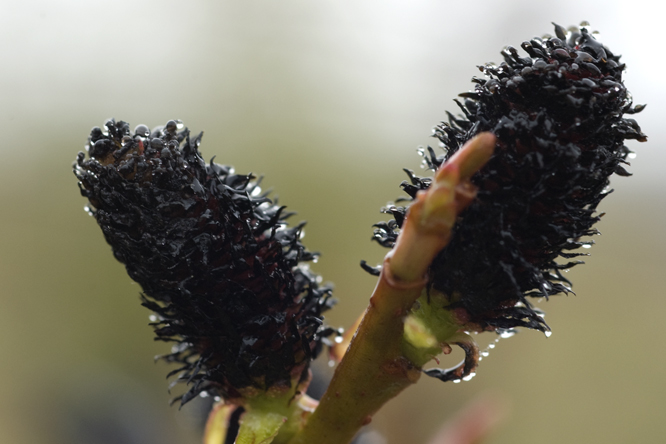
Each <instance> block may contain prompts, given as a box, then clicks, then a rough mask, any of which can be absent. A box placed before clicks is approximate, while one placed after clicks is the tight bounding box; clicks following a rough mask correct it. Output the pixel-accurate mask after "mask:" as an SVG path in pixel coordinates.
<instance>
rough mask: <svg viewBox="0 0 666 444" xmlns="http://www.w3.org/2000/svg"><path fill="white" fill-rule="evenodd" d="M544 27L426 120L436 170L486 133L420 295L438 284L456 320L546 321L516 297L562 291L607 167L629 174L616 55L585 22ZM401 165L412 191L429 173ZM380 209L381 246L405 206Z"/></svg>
mask: <svg viewBox="0 0 666 444" xmlns="http://www.w3.org/2000/svg"><path fill="white" fill-rule="evenodd" d="M555 35H556V37H549V38H543V39H538V38H535V39H532V40H530V41H527V42H523V44H522V45H521V47H522V48H523V49H524V50H525V52H526V53H527V57H523V56H521V55H520V54H519V53H518V51H517V50H516V49H515V48H513V47H511V46H509V47H507V48H505V49H504V50H503V51H502V55H503V56H504V62H503V63H501V64H500V65H493V64H487V65H485V66H481V67H479V69H480V70H481V71H482V72H483V73H484V74H485V77H486V78H485V79H480V78H474V79H473V82H474V83H475V86H474V90H473V91H470V92H467V93H463V94H461V95H460V96H461V98H462V102H461V101H456V103H457V104H458V105H459V107H460V108H461V109H462V112H463V114H464V116H458V117H456V116H453V115H451V114H449V121H448V123H442V124H440V125H439V126H437V127H436V128H435V137H436V138H438V139H439V141H440V142H441V145H442V146H443V147H444V148H445V150H446V153H445V154H444V155H442V156H437V155H436V153H435V152H434V150H433V149H432V148H430V147H428V149H427V150H422V152H421V154H422V155H423V157H424V163H425V165H426V166H427V167H428V168H429V169H432V170H436V169H438V168H439V167H440V166H441V165H442V164H443V163H444V162H446V161H447V160H448V159H450V158H451V157H452V156H453V155H454V154H455V153H456V152H458V150H459V149H460V147H461V146H462V145H463V144H464V143H465V142H466V141H468V140H470V139H471V138H472V137H473V136H475V135H477V134H479V133H481V132H485V131H489V132H492V133H493V134H495V136H496V137H497V144H496V148H495V154H494V155H493V157H492V158H491V159H490V161H489V162H488V163H487V164H486V165H485V166H484V167H483V168H482V169H481V170H480V171H479V172H478V173H477V174H475V175H474V176H473V177H472V183H473V184H474V185H475V186H476V187H477V188H478V192H477V195H476V198H475V199H474V201H473V202H472V203H471V204H470V205H469V207H468V208H467V209H466V210H465V211H464V212H463V213H462V214H461V215H460V217H459V219H458V222H457V225H456V227H455V229H454V232H453V235H452V237H451V241H450V243H449V244H448V245H447V246H446V247H445V248H444V249H443V250H442V251H441V252H440V253H439V254H438V255H437V257H436V258H435V260H434V261H433V262H432V264H431V266H430V270H429V280H428V291H429V293H428V298H430V297H431V296H432V295H433V294H443V295H445V299H444V302H441V301H440V299H435V300H434V301H440V302H441V303H443V304H445V305H446V309H447V310H451V311H452V312H454V313H455V317H456V319H457V320H458V322H460V323H461V324H464V327H465V329H466V330H477V331H483V330H492V331H503V330H506V329H510V328H513V327H528V328H532V329H536V330H541V331H544V332H546V331H548V330H549V328H548V326H547V325H546V324H545V322H544V321H543V318H542V315H541V314H540V313H539V312H538V311H537V310H535V309H534V308H533V307H532V306H531V304H530V302H529V301H528V298H529V297H538V298H540V297H546V298H547V297H549V296H552V295H556V294H560V293H568V292H570V291H571V290H570V282H569V281H568V280H567V279H566V278H564V277H563V276H562V273H561V270H566V269H568V268H571V267H572V266H574V265H577V264H579V263H582V262H581V261H579V260H575V258H576V257H578V256H582V255H584V254H583V253H579V252H575V251H572V250H576V249H578V248H579V247H587V246H589V245H590V244H591V243H592V242H591V241H584V240H582V239H584V238H585V237H587V236H590V235H594V234H598V233H597V231H596V230H595V229H594V228H593V225H594V224H595V223H596V222H597V221H598V220H599V218H600V217H601V214H598V213H597V205H598V204H599V202H600V201H601V200H602V199H603V198H604V197H605V196H607V195H608V194H609V193H610V192H611V191H612V190H609V189H608V185H609V176H610V175H612V174H613V173H616V174H618V175H620V176H627V175H629V173H628V172H627V171H626V170H625V168H624V166H625V165H627V164H628V163H627V161H626V158H627V155H628V154H629V153H630V150H629V148H628V147H627V146H625V144H624V143H625V141H626V140H628V139H633V140H638V141H641V142H643V141H645V140H647V138H646V136H645V135H644V134H643V133H642V132H641V129H640V127H639V125H638V124H637V123H636V121H634V120H633V119H630V118H626V117H625V115H626V114H634V113H637V112H639V111H641V110H642V109H643V108H644V106H633V104H632V99H631V95H630V94H629V92H628V91H627V89H626V88H625V86H624V83H623V82H622V72H623V70H624V68H625V66H624V64H622V63H621V62H620V57H619V56H616V55H614V54H613V53H612V52H611V51H610V50H609V49H608V48H606V47H605V46H603V45H602V44H601V43H599V42H598V41H597V40H596V39H595V37H594V36H593V35H592V34H591V33H590V32H589V31H588V29H587V27H586V26H583V25H581V27H580V28H575V27H574V28H570V29H569V30H565V29H564V28H562V27H561V26H558V25H555ZM407 174H408V176H409V181H405V182H403V183H402V185H401V187H402V189H403V190H404V191H405V192H406V193H407V194H408V195H409V196H410V198H411V199H412V200H413V199H415V198H416V196H417V193H418V192H419V191H420V190H425V189H428V188H429V186H430V184H431V179H430V178H426V177H419V176H417V175H416V174H414V173H413V172H411V171H407ZM383 211H384V212H387V213H390V214H393V215H394V219H395V220H394V221H390V222H388V223H384V222H383V223H380V224H377V225H376V226H375V227H376V229H375V233H374V239H375V240H377V241H378V242H379V243H380V244H381V245H383V246H386V247H393V245H394V244H395V242H396V240H397V238H398V234H399V229H400V227H401V226H402V221H403V220H404V218H405V214H406V212H407V207H406V206H393V207H390V208H385V209H384V210H383ZM560 258H561V259H560ZM364 268H366V269H369V268H371V267H367V266H366V267H364ZM369 271H372V270H369ZM428 300H430V299H428ZM431 373H433V374H434V373H437V372H431Z"/></svg>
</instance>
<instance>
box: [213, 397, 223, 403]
mask: <svg viewBox="0 0 666 444" xmlns="http://www.w3.org/2000/svg"><path fill="white" fill-rule="evenodd" d="M213 399H214V400H215V402H220V401H222V398H221V397H219V396H216V397H214V398H213Z"/></svg>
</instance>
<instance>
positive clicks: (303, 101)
mask: <svg viewBox="0 0 666 444" xmlns="http://www.w3.org/2000/svg"><path fill="white" fill-rule="evenodd" d="M582 3H583V4H581V2H580V1H574V0H567V1H560V2H550V3H549V4H542V3H538V2H531V1H527V0H524V1H523V0H521V1H519V0H516V1H507V2H502V3H498V2H491V1H477V2H457V3H452V2H444V1H437V0H417V1H413V2H398V1H379V0H376V1H373V0H361V1H356V2H340V1H333V0H327V1H325V0H322V1H312V0H308V1H305V0H302V1H289V0H282V1H279V2H276V1H269V0H261V1H251V0H249V1H244V2H231V1H208V2H206V1H201V0H194V1H191V2H188V3H184V2H174V1H159V2H158V1H138V2H130V1H127V0H120V1H116V2H112V3H110V2H99V1H83V0H79V1H74V0H71V1H56V2H53V1H46V0H41V1H25V2H10V1H9V0H2V1H1V2H0V41H1V42H2V44H1V46H0V55H1V56H2V61H3V69H2V70H0V88H1V91H2V101H1V102H0V122H1V124H0V125H2V126H1V127H2V135H3V144H2V146H1V147H0V150H2V156H3V162H2V164H1V165H0V170H1V175H0V181H2V186H1V187H0V199H1V202H2V212H1V213H0V227H1V228H2V230H1V231H0V236H1V240H0V280H1V282H2V289H3V291H2V296H1V297H2V308H1V309H0V333H1V334H2V339H1V340H0V354H1V356H2V359H1V360H0V377H1V378H2V380H3V384H2V388H0V397H1V399H2V401H3V402H2V403H0V442H3V443H5V442H6V443H14V444H24V443H31V444H42V443H61V442H63V443H64V442H67V443H100V444H101V443H104V444H110V443H118V442H122V443H126V444H132V443H135V442H137V443H138V442H141V443H150V442H160V443H185V442H197V440H198V439H199V438H198V437H197V435H198V433H199V430H198V427H199V423H198V421H199V419H198V418H199V417H200V416H201V411H200V410H201V408H202V405H203V402H200V403H199V405H198V406H197V405H196V404H194V403H193V404H192V405H188V406H186V407H185V408H183V409H182V410H181V411H178V410H177V408H176V407H171V408H170V407H168V405H167V400H168V399H169V397H170V396H169V395H168V393H167V383H166V381H165V380H164V376H165V374H166V373H167V371H168V370H167V366H166V365H164V364H162V363H158V364H153V361H152V356H153V355H157V354H160V353H163V352H165V351H166V350H167V349H168V346H166V345H164V344H161V343H154V342H153V341H152V339H151V338H152V335H151V331H150V328H149V327H148V326H147V323H148V314H149V313H148V312H147V311H146V310H145V309H144V308H142V307H140V306H139V298H138V293H139V291H140V289H139V287H138V286H137V285H136V284H134V283H132V282H131V281H130V280H129V278H128V277H127V276H126V274H125V272H124V269H123V267H122V266H121V265H120V264H119V263H117V262H116V261H115V260H114V259H113V257H112V255H111V253H110V249H109V247H108V246H107V245H106V244H105V243H104V240H103V237H102V234H101V232H100V230H99V229H98V227H97V226H96V224H95V223H94V221H93V220H92V219H91V218H90V217H88V216H86V214H85V213H84V212H83V209H82V208H83V206H84V204H85V201H84V199H83V198H81V197H80V196H79V195H78V191H77V189H76V183H75V182H76V181H75V178H74V176H73V175H72V174H71V172H70V165H71V162H72V161H73V159H74V157H75V155H76V152H77V151H79V150H81V149H82V148H83V145H84V143H85V139H86V137H87V134H88V131H89V130H90V128H91V127H92V126H94V125H101V124H102V123H103V121H104V120H105V119H106V118H108V117H116V118H117V119H123V120H126V121H128V122H130V123H131V125H132V126H135V125H137V124H139V123H145V124H147V125H149V126H155V125H159V124H163V123H165V122H166V120H168V119H171V118H180V119H183V120H184V122H185V124H186V125H188V126H189V127H190V128H191V129H192V130H193V131H200V130H205V131H206V135H205V137H204V140H203V145H202V151H203V153H204V156H206V158H211V157H213V156H214V155H215V156H217V158H216V160H217V161H218V162H220V163H226V164H233V165H235V166H236V169H237V171H239V172H249V171H252V172H256V173H258V174H263V175H265V180H264V185H265V186H266V187H270V188H274V189H275V190H276V191H277V193H276V194H278V195H279V196H280V201H281V202H282V203H284V204H286V205H288V206H289V208H290V209H292V210H296V211H298V213H299V214H298V216H296V217H295V218H294V221H297V220H300V219H305V220H308V226H307V228H306V231H307V236H306V239H305V241H306V244H307V245H308V247H309V248H310V249H313V250H319V251H322V252H323V253H324V254H323V257H322V259H321V260H320V261H319V263H318V264H317V265H316V266H315V268H316V269H317V270H318V271H319V272H321V273H322V274H323V276H324V278H325V279H326V280H331V281H333V282H335V284H336V296H337V298H338V299H339V305H338V307H337V308H336V309H335V310H334V311H333V312H331V313H330V315H329V316H328V318H327V320H328V321H329V322H330V323H331V324H332V325H335V326H338V325H349V324H351V323H352V322H353V320H354V318H355V317H356V316H357V315H358V313H360V312H361V311H362V310H363V308H364V306H365V304H366V303H367V299H368V296H369V294H370V292H371V290H372V288H373V286H374V282H375V279H374V278H372V277H371V276H369V275H367V274H365V273H364V272H362V270H361V269H360V267H359V266H358V262H359V261H360V260H361V259H366V260H368V262H370V263H371V264H373V263H377V262H379V261H380V259H381V257H382V255H383V254H384V253H385V251H383V249H381V248H380V247H379V246H377V245H375V244H372V243H370V241H369V238H370V235H371V232H372V228H371V225H372V224H373V223H375V222H377V221H379V220H380V219H382V217H383V216H382V215H381V214H379V212H378V210H379V208H380V207H381V206H383V205H384V204H386V202H387V201H389V200H392V199H394V198H396V197H397V196H398V195H399V194H400V192H399V188H398V184H399V183H400V181H401V180H403V179H404V178H405V177H404V174H403V173H402V171H401V169H402V168H403V167H407V168H412V169H418V167H419V159H418V157H417V155H416V154H415V149H416V147H417V146H418V145H426V144H428V143H434V141H433V139H430V138H429V137H428V136H429V134H430V130H431V128H432V127H433V126H434V125H435V124H436V123H437V122H439V121H440V120H442V119H444V118H445V116H446V115H445V110H451V111H453V112H455V111H456V107H455V104H454V103H453V102H452V99H453V98H454V97H455V95H456V94H457V93H459V92H463V91H465V90H467V89H470V88H471V87H472V84H471V83H470V82H469V79H470V78H471V76H473V75H480V73H479V72H478V71H477V70H476V69H475V66H476V65H479V64H482V63H485V62H489V61H497V62H499V61H500V60H501V59H500V56H499V51H500V49H501V48H502V46H503V45H505V44H512V45H514V46H518V45H519V44H520V42H522V41H523V40H525V39H528V38H530V37H532V36H535V35H541V34H544V33H548V32H551V30H552V27H551V25H550V22H551V21H555V22H557V23H559V24H561V25H564V26H567V25H570V24H577V23H578V22H580V21H581V20H584V19H585V20H589V21H590V22H591V23H592V24H593V27H594V28H596V29H599V30H600V31H601V32H602V34H601V37H602V41H603V42H604V43H606V44H607V45H608V46H609V47H610V48H611V49H612V50H613V51H615V52H618V53H621V54H623V55H624V61H625V62H626V63H627V64H628V65H629V71H628V74H627V80H626V82H627V85H628V87H629V89H630V90H631V91H632V92H633V94H634V97H635V99H636V101H637V103H645V102H647V103H648V104H649V106H648V108H647V109H646V111H645V112H644V113H643V114H641V115H639V116H637V119H638V120H639V122H640V123H641V125H642V127H643V130H644V132H645V133H646V134H648V136H649V139H650V141H649V142H648V143H647V144H643V145H641V146H637V145H631V146H632V147H633V148H635V149H636V151H637V152H638V157H637V158H636V159H635V161H633V162H632V163H633V165H632V167H631V171H632V172H633V173H634V174H635V176H634V177H632V178H628V179H626V178H614V180H613V186H614V187H615V188H617V192H616V193H614V194H613V195H612V196H610V197H609V198H608V199H607V200H606V201H604V202H603V204H602V205H601V209H602V210H603V211H606V212H607V213H608V215H607V216H606V217H604V220H603V222H602V223H601V224H600V226H599V228H600V229H601V231H602V232H603V233H604V236H602V237H597V238H596V239H595V240H596V241H597V245H596V246H595V247H594V248H592V250H591V252H592V253H593V255H592V257H591V258H589V260H588V264H587V265H585V266H581V267H579V268H577V269H574V270H573V271H571V273H569V274H570V275H571V278H572V280H573V281H574V290H575V291H576V293H577V296H568V297H555V298H553V299H552V300H551V301H550V302H548V303H545V302H544V303H543V304H541V306H542V308H544V309H545V310H546V312H547V317H546V320H547V322H548V323H549V324H550V326H551V327H552V328H553V330H554V334H553V336H552V337H551V338H549V339H546V338H544V337H543V335H541V334H539V333H536V332H522V333H521V334H519V335H518V336H516V337H514V338H512V339H509V340H502V341H500V342H499V344H498V345H497V347H496V349H495V350H493V351H492V353H491V354H490V356H489V357H488V358H486V359H484V360H483V362H482V363H481V366H480V368H479V371H478V375H477V376H476V378H475V379H474V380H472V381H470V382H467V383H462V384H458V385H455V384H442V383H440V382H439V381H436V380H431V379H430V378H427V377H424V378H422V380H421V381H420V382H419V384H418V385H417V386H416V387H414V388H412V389H410V390H408V391H407V392H405V393H403V394H402V395H400V396H399V397H398V399H397V400H395V401H394V402H392V403H390V404H388V405H387V406H386V407H385V408H384V410H382V411H381V413H380V414H378V415H377V416H376V418H375V419H374V421H373V423H372V426H374V427H375V430H376V431H377V432H379V433H381V434H382V435H384V436H385V439H386V440H387V442H388V443H389V444H397V443H425V442H426V441H427V439H428V437H429V436H432V435H433V434H434V433H435V432H436V430H437V429H438V427H439V426H440V425H441V424H442V423H444V421H445V420H446V419H447V418H449V417H451V416H452V415H453V414H454V413H455V412H456V411H458V410H459V409H461V408H462V407H463V405H465V403H466V402H467V401H469V400H471V399H473V398H475V397H476V396H477V395H479V394H482V393H484V392H486V391H488V390H494V391H496V392H498V391H499V392H500V393H502V394H503V396H504V397H505V398H506V399H508V401H509V402H510V404H511V405H512V408H511V412H510V414H509V415H508V419H507V420H506V421H505V423H504V424H503V425H502V426H501V428H500V429H499V430H498V431H497V432H496V433H495V434H493V435H492V436H491V438H490V439H489V441H488V443H492V444H504V443H507V444H508V443H512V444H514V443H532V442H539V443H542V444H546V443H559V442H590V441H591V442H605V443H626V442H655V441H658V440H659V438H658V437H662V436H664V435H666V423H665V422H664V421H663V416H664V413H665V412H666V400H665V399H666V383H664V380H663V375H664V365H665V364H666V358H665V357H664V354H663V353H662V347H663V344H664V343H665V342H666V333H664V328H663V324H664V321H663V319H664V314H666V300H665V298H664V297H663V295H662V289H663V288H664V285H663V284H664V272H663V270H662V265H663V261H664V257H665V254H666V243H665V241H664V239H665V238H664V235H663V231H662V230H663V229H662V227H663V226H664V222H666V220H665V219H666V215H665V214H664V203H665V202H666V198H665V197H664V196H663V194H661V191H662V190H663V189H664V185H665V179H664V174H663V172H662V170H661V168H663V167H662V165H663V163H664V160H666V155H665V154H664V152H663V150H662V149H661V147H662V145H663V142H664V138H665V137H664V127H663V125H660V123H661V122H659V121H658V120H657V119H659V118H660V117H661V116H663V115H665V114H666V113H665V112H664V111H665V110H664V100H663V99H664V88H663V81H662V80H661V76H663V73H664V58H663V55H662V54H661V53H660V52H659V50H658V48H657V45H658V44H659V42H660V40H659V37H658V36H657V33H658V32H659V30H660V27H661V24H660V23H658V22H657V20H658V18H657V17H660V16H661V14H660V13H659V11H658V10H656V9H655V8H658V7H656V6H647V5H648V4H650V3H651V2H648V1H647V0H638V1H633V2H621V1H620V0H617V1H588V2H582ZM650 8H652V9H650ZM493 339H494V338H492V337H487V338H485V337H483V336H481V337H479V340H480V342H484V343H487V342H490V341H491V340H493ZM456 358H458V356H454V357H452V358H450V359H448V358H447V360H446V362H443V365H446V363H448V362H449V361H450V362H454V361H455V360H456ZM318 368H323V369H326V365H325V363H324V364H323V365H320V366H318ZM174 390H176V391H177V390H178V388H176V389H174Z"/></svg>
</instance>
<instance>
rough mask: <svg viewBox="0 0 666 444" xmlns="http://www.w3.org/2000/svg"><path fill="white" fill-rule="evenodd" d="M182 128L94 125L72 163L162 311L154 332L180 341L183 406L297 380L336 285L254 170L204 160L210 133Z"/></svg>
mask: <svg viewBox="0 0 666 444" xmlns="http://www.w3.org/2000/svg"><path fill="white" fill-rule="evenodd" d="M179 126H181V125H179V124H178V123H177V122H176V121H169V122H168V123H167V124H166V126H165V127H159V128H156V129H154V130H153V131H152V133H151V132H150V131H149V129H148V128H147V127H145V126H144V125H139V126H138V127H137V128H136V130H135V134H133V135H132V134H130V130H129V126H128V125H127V124H126V123H125V122H122V121H120V122H115V121H114V120H110V121H108V122H107V123H106V130H107V132H103V131H102V130H101V129H100V128H94V129H93V130H92V132H91V135H90V138H89V142H88V147H87V149H88V154H89V157H90V158H89V159H86V156H85V154H84V153H79V156H78V159H77V162H76V165H75V169H74V171H75V174H76V176H77V177H78V179H79V181H80V183H79V185H80V188H81V194H82V195H83V196H85V197H87V198H88V200H89V201H90V204H91V205H92V206H93V207H94V211H93V212H92V213H93V215H94V217H95V219H96V220H97V222H98V224H99V225H100V227H101V228H102V231H103V232H104V236H105V237H106V240H107V242H108V243H109V244H110V245H111V247H112V248H113V253H114V255H115V257H116V258H117V259H118V260H119V261H120V262H122V263H123V264H125V266H126V268H127V272H128V274H129V275H130V277H131V278H132V279H134V280H135V281H136V282H138V283H139V284H140V285H141V287H142V289H143V291H144V295H142V301H143V305H144V306H146V307H148V308H150V309H151V310H153V311H154V312H155V313H156V315H157V321H156V322H154V323H153V324H152V325H153V326H154V328H155V333H156V340H162V341H173V342H176V343H177V345H175V346H174V347H173V350H172V353H170V354H168V355H166V356H163V358H164V359H165V360H167V361H169V362H175V363H178V364H180V366H179V368H178V369H176V370H174V371H172V372H171V373H170V375H172V374H176V373H180V375H179V380H182V381H186V382H187V383H189V384H191V387H190V389H189V391H188V392H187V393H185V394H184V395H181V396H180V397H179V398H177V399H180V400H181V403H185V402H187V401H189V400H190V399H192V398H193V397H194V396H196V395H197V394H199V393H201V392H202V391H208V392H209V393H211V394H212V395H215V396H222V397H224V398H226V399H227V400H236V402H242V400H240V399H238V398H241V397H242V393H247V392H253V391H254V392H256V391H257V390H258V391H264V390H268V389H270V388H277V387H289V386H290V385H291V384H292V383H293V382H294V380H299V379H301V378H305V377H306V376H307V371H308V365H309V362H310V360H311V359H312V358H314V357H315V355H316V354H317V352H318V351H319V349H320V348H321V343H322V340H323V338H324V337H325V336H326V335H328V334H330V333H331V330H330V329H327V328H325V327H323V324H322V319H323V318H322V317H321V313H322V312H323V311H325V310H326V309H328V308H330V306H331V305H332V300H331V299H330V293H331V290H330V288H329V287H320V286H319V285H318V280H319V278H318V276H317V275H315V274H314V273H312V272H310V271H309V270H308V268H307V266H306V265H303V262H307V261H310V260H312V259H314V258H315V257H316V256H317V254H316V253H311V252H309V251H307V250H306V249H305V247H304V246H303V245H302V244H301V242H300V240H299V237H300V235H301V231H302V227H303V224H300V225H297V226H296V227H293V228H287V227H286V222H285V219H286V218H287V217H288V216H289V215H290V214H287V213H285V212H284V211H283V209H284V207H279V206H277V205H276V204H274V203H273V202H271V201H270V200H269V199H268V198H267V197H266V195H265V194H264V195H260V190H259V189H258V182H256V181H255V180H254V179H255V178H254V177H253V176H251V175H235V174H233V170H232V168H230V167H227V166H222V165H218V164H215V163H212V162H211V163H210V164H206V163H205V162H204V161H203V159H202V157H201V155H200V153H199V151H198V146H199V144H200V141H201V136H202V134H199V135H198V136H197V137H195V138H190V133H189V131H188V130H187V129H183V130H182V131H178V129H179Z"/></svg>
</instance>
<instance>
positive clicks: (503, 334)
mask: <svg viewBox="0 0 666 444" xmlns="http://www.w3.org/2000/svg"><path fill="white" fill-rule="evenodd" d="M516 333H517V332H516V330H513V329H509V330H504V331H502V332H501V333H500V338H503V339H506V338H510V337H512V336H514V335H515V334H516Z"/></svg>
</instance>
